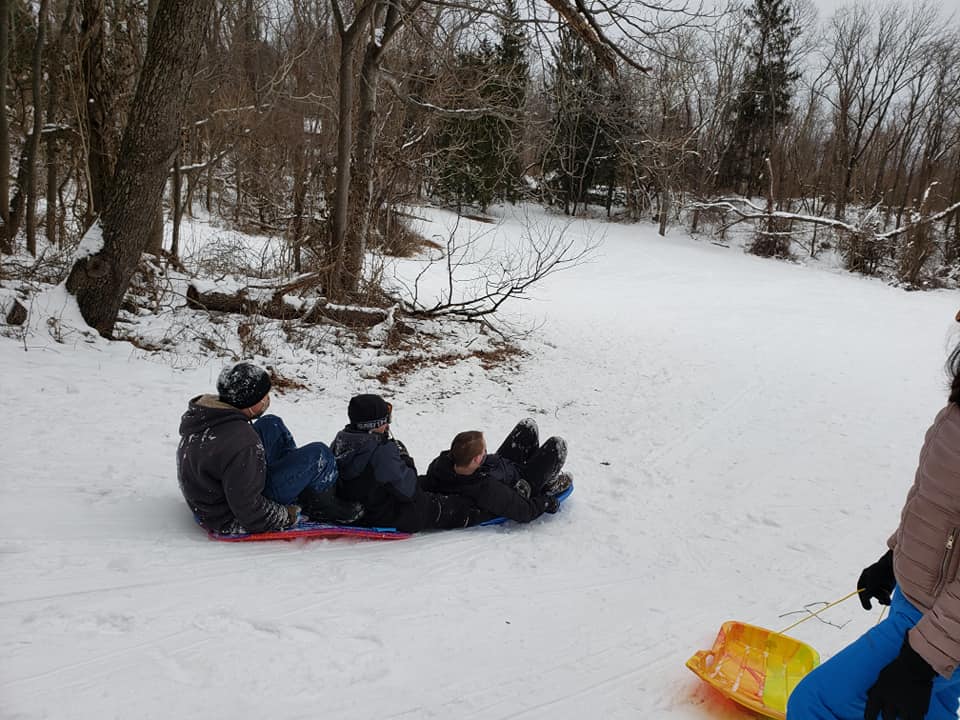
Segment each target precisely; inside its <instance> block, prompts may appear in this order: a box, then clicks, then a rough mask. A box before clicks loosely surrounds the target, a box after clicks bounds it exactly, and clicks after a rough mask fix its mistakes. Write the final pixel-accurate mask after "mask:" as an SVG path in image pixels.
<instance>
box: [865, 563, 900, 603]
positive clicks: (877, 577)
mask: <svg viewBox="0 0 960 720" xmlns="http://www.w3.org/2000/svg"><path fill="white" fill-rule="evenodd" d="M896 584H897V580H896V578H895V577H894V576H893V550H887V552H886V554H885V555H884V556H883V557H882V558H880V559H879V560H877V561H876V562H875V563H874V564H873V565H871V566H870V567H867V568H864V570H863V572H862V573H860V579H859V580H857V594H859V595H860V604H861V605H863V609H864V610H871V609H872V608H873V605H872V604H871V603H870V598H876V600H877V602H878V603H880V604H881V605H889V604H890V593H892V592H893V588H894V587H895V586H896Z"/></svg>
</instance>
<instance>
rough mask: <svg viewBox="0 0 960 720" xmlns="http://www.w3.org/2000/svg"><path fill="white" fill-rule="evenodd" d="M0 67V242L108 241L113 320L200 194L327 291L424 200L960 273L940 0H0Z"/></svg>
mask: <svg viewBox="0 0 960 720" xmlns="http://www.w3.org/2000/svg"><path fill="white" fill-rule="evenodd" d="M0 79H2V80H3V82H0V107H2V108H5V110H6V111H5V112H2V113H0V168H8V169H9V170H8V172H2V173H0V225H2V227H0V253H2V254H6V255H11V254H15V253H24V252H26V253H29V254H31V255H34V256H36V255H37V253H38V251H39V249H41V248H43V247H50V248H57V249H63V250H70V251H74V250H75V249H76V248H77V246H81V243H80V240H81V238H83V237H84V236H85V235H86V237H87V240H88V241H89V239H90V238H91V237H92V236H93V235H95V236H96V237H97V238H99V239H100V243H99V244H97V243H92V242H84V243H83V244H82V246H81V251H80V252H76V253H75V255H74V258H75V259H74V263H73V265H72V266H71V267H70V268H68V274H69V278H68V280H67V287H68V289H69V290H70V291H71V292H73V293H74V294H75V295H76V296H77V299H78V303H79V304H80V308H81V311H82V312H83V314H84V317H85V319H86V320H87V322H88V323H90V325H91V326H92V327H94V328H96V329H97V330H99V331H100V332H101V333H103V334H105V335H109V334H110V333H111V331H112V327H113V322H114V320H115V318H116V313H117V309H118V308H119V307H120V304H121V301H122V298H123V294H124V292H125V291H126V288H127V285H128V284H129V282H130V278H131V276H132V275H133V273H134V271H135V270H136V266H137V263H138V262H139V261H140V258H141V257H142V255H143V253H147V252H148V253H152V254H154V255H164V256H165V257H166V258H167V259H168V260H169V261H170V262H176V259H177V256H178V253H179V236H178V230H179V226H180V222H181V220H182V219H183V217H184V216H185V215H190V214H192V213H195V212H200V211H202V212H205V213H208V214H210V215H212V216H216V217H219V218H221V219H223V220H224V221H225V222H230V223H232V224H234V225H235V226H236V227H238V228H241V229H243V228H249V229H253V230H256V231H257V232H265V233H268V234H273V235H275V236H277V237H282V238H284V240H285V242H286V244H287V247H288V248H289V258H290V265H291V272H297V273H300V272H308V271H310V272H312V273H314V274H315V276H316V278H317V282H318V283H319V284H320V285H321V286H322V289H323V292H324V293H325V294H326V295H327V296H328V297H330V298H332V299H336V300H340V301H347V300H350V299H352V298H354V297H356V295H357V293H358V292H359V291H360V290H361V289H362V288H361V286H362V284H363V273H362V269H363V262H364V257H365V254H366V252H367V251H368V250H369V249H371V248H376V247H381V248H384V247H385V248H388V249H389V248H390V247H391V245H392V244H393V243H394V242H395V237H396V236H398V235H400V234H402V228H401V223H402V219H401V218H400V216H399V214H398V210H399V209H400V208H402V207H404V206H406V205H408V204H410V203H415V202H436V203H442V204H445V205H449V206H451V207H455V208H458V209H463V208H464V207H468V206H470V207H474V208H476V209H477V210H479V211H481V212H482V211H484V210H486V208H487V207H488V206H489V205H490V204H492V203H495V202H517V201H526V202H538V203H543V204H546V205H550V206H553V207H555V208H556V209H557V211H558V212H563V213H567V214H572V215H576V214H581V213H583V212H584V211H585V210H587V209H588V208H591V209H593V211H595V212H600V211H602V212H604V213H605V214H607V215H608V216H610V217H616V218H617V219H620V220H624V221H639V220H648V221H649V220H653V221H656V222H658V223H659V224H660V230H661V232H665V230H666V228H667V227H668V226H669V225H671V224H677V223H683V224H684V225H685V226H686V227H687V228H688V229H690V230H692V231H703V230H704V229H705V228H709V229H711V230H712V231H714V232H716V233H718V234H722V233H723V232H724V231H725V229H726V228H727V227H729V226H731V225H733V224H735V223H737V222H742V221H748V222H749V223H751V225H750V227H751V228H752V230H751V233H752V235H751V237H752V240H751V243H750V248H751V250H752V251H754V252H756V253H758V254H763V255H780V256H788V255H796V254H801V253H803V254H808V255H816V254H817V253H818V252H820V251H821V250H822V249H824V248H829V247H831V245H832V246H834V247H836V248H837V249H838V250H840V252H841V254H842V257H843V259H844V262H845V263H846V266H847V267H848V268H849V269H850V270H854V271H858V272H863V273H868V274H881V273H887V274H889V275H890V276H892V277H895V278H896V279H897V280H898V281H899V282H901V283H903V284H904V285H906V286H910V287H924V286H930V285H935V284H938V283H941V282H948V281H955V280H956V279H957V278H958V277H960V20H958V18H957V17H956V16H952V17H951V16H948V15H947V9H946V8H944V7H943V6H942V5H940V4H937V3H935V2H932V1H930V0H916V1H915V2H913V3H912V4H907V3H903V2H890V3H888V4H885V5H882V4H880V5H878V4H874V3H870V2H867V0H859V2H850V3H848V4H846V5H843V6H841V7H840V8H839V9H837V10H836V12H835V14H833V15H832V16H830V17H826V18H817V16H816V13H815V11H814V10H813V8H812V6H811V5H810V4H809V0H742V2H740V3H734V4H731V5H729V6H725V7H722V8H718V9H708V8H707V7H706V6H705V5H699V6H697V7H696V9H694V8H693V6H691V5H689V4H688V5H683V6H680V5H676V6H674V5H671V4H670V3H669V2H665V3H663V5H662V7H656V6H654V5H653V4H651V3H644V4H643V5H642V6H641V5H640V4H637V5H632V4H631V3H626V2H624V3H613V4H596V5H593V4H591V3H585V2H582V1H581V0H576V1H575V2H567V1H566V0H549V1H548V2H536V1H535V0H529V2H528V3H523V2H520V1H519V0H508V1H505V2H489V0H462V1H460V2H443V1H437V0H432V1H428V0H353V1H352V2H350V1H348V0H256V1H255V0H235V1H233V2H224V1H223V0H140V1H139V2H131V0H39V1H38V2H27V0H0ZM601 209H602V210H601ZM165 219H166V220H172V227H173V236H172V244H171V243H168V244H167V246H166V247H163V246H162V240H163V223H164V221H165ZM95 224H96V225H97V228H96V229H97V230H98V232H97V233H93V234H91V233H88V230H90V229H91V226H94V225H95Z"/></svg>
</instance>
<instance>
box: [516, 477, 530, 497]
mask: <svg viewBox="0 0 960 720" xmlns="http://www.w3.org/2000/svg"><path fill="white" fill-rule="evenodd" d="M513 489H514V490H516V491H517V492H518V493H519V494H520V496H521V497H524V498H528V497H530V493H531V492H532V489H531V488H530V483H528V482H527V481H526V480H524V479H523V478H520V479H519V480H517V482H515V483H514V484H513Z"/></svg>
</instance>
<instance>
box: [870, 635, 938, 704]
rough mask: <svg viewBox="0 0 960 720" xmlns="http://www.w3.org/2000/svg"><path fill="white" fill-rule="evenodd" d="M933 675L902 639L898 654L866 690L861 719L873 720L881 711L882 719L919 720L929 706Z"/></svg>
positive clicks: (927, 665) (927, 664)
mask: <svg viewBox="0 0 960 720" xmlns="http://www.w3.org/2000/svg"><path fill="white" fill-rule="evenodd" d="M935 676H936V672H934V670H933V668H932V667H930V665H929V663H927V661H926V660H924V659H923V658H922V657H920V656H919V655H918V654H917V651H916V650H914V649H913V648H912V647H910V641H909V639H906V638H905V639H904V641H903V647H901V648H900V654H899V655H897V657H895V658H894V659H893V662H891V663H890V664H889V665H887V666H886V667H885V668H883V670H881V671H880V675H879V676H878V677H877V681H876V682H875V683H874V684H873V687H871V688H870V689H869V690H867V709H866V712H864V714H863V718H864V720H876V718H877V716H878V715H879V714H880V713H881V712H882V713H883V720H893V719H894V718H901V720H923V716H924V715H926V714H927V708H928V707H929V706H930V693H931V691H932V690H933V678H934V677H935Z"/></svg>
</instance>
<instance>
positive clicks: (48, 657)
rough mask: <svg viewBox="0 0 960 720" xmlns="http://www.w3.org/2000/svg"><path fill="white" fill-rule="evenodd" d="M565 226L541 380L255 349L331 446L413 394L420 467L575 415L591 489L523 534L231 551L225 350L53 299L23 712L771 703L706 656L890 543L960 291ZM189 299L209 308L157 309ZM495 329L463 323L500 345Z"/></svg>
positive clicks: (825, 588) (848, 575)
mask: <svg viewBox="0 0 960 720" xmlns="http://www.w3.org/2000/svg"><path fill="white" fill-rule="evenodd" d="M498 212H499V214H500V215H501V216H502V217H501V222H500V224H499V225H498V226H496V232H495V233H493V234H492V235H485V236H484V237H485V238H486V237H497V238H500V239H501V240H502V241H503V242H504V243H505V244H506V245H508V246H513V243H516V242H517V240H518V238H520V237H521V236H522V235H523V232H524V230H523V225H524V222H527V221H528V220H529V217H527V218H525V217H523V216H522V215H521V216H514V215H513V214H512V213H511V212H510V211H509V210H508V209H503V208H501V209H499V210H498ZM422 214H423V215H424V216H425V218H426V219H425V220H424V223H425V225H426V226H432V227H433V228H434V230H433V232H435V233H436V234H438V235H441V236H443V235H444V233H445V232H446V230H445V228H446V227H447V226H448V225H452V224H453V223H452V220H451V216H450V215H449V214H447V213H444V212H441V211H438V210H424V211H423V212H422ZM536 219H537V221H538V222H539V223H541V224H542V225H543V226H544V227H549V228H555V229H560V228H562V227H564V226H565V221H564V220H562V219H561V218H558V217H556V216H553V215H551V214H548V213H539V215H537V217H536ZM480 226H481V224H479V223H477V224H475V225H474V224H472V221H468V220H461V221H460V225H459V227H458V229H457V232H458V233H469V232H480V231H481V230H480ZM483 228H484V232H486V231H487V230H489V228H490V225H483ZM567 230H568V232H570V233H579V234H580V235H582V236H583V237H591V238H600V237H602V238H603V242H602V245H601V246H600V247H599V248H598V250H596V251H595V253H594V255H593V256H592V258H591V260H590V262H588V263H586V264H582V265H579V266H577V267H575V268H572V269H570V270H568V271H566V272H563V273H558V274H555V275H553V276H551V277H549V278H548V279H547V280H545V281H544V283H542V284H541V285H538V286H535V287H534V288H533V290H532V292H531V293H529V294H528V295H527V299H526V300H525V302H523V303H520V302H513V303H512V304H508V306H507V312H508V314H510V315H511V317H513V318H514V319H516V320H517V321H518V322H521V323H527V324H528V326H530V327H536V330H535V331H534V332H532V333H531V334H530V335H529V336H528V337H527V338H526V339H525V340H523V342H522V344H523V347H524V349H525V350H526V351H527V352H528V353H529V355H528V356H527V357H525V358H523V359H522V361H520V363H519V369H518V370H514V369H511V367H499V368H495V369H493V370H489V371H485V370H482V369H481V367H480V365H479V363H478V362H477V361H476V360H469V361H465V362H462V363H459V364H457V365H452V366H433V367H425V368H422V369H420V370H418V371H416V372H415V373H413V374H412V375H410V376H408V377H407V378H406V379H405V380H404V381H403V382H395V383H392V384H390V385H387V386H381V385H380V384H379V383H378V382H376V381H373V380H370V381H367V380H364V379H363V378H361V377H359V376H358V373H357V368H358V367H370V366H376V365H377V364H378V360H377V358H380V357H381V356H380V355H378V354H377V353H378V352H379V351H377V350H375V349H369V348H368V349H364V350H363V351H362V352H359V353H357V354H358V357H355V358H348V357H346V356H345V355H344V354H342V353H340V354H338V351H337V349H336V347H335V345H336V338H335V337H334V336H331V337H329V338H327V340H326V342H327V346H329V347H327V346H324V348H326V349H323V350H318V351H317V352H318V353H321V352H322V353H324V354H311V353H307V352H306V351H293V350H289V351H285V352H286V354H282V353H278V354H277V355H275V356H272V357H271V358H266V359H265V358H259V359H255V360H257V361H259V362H266V361H268V360H269V361H270V362H271V363H274V364H276V365H277V366H278V367H279V369H280V370H281V371H284V372H285V373H286V374H289V375H293V376H296V377H297V378H299V379H301V380H302V381H304V383H305V384H306V385H308V386H309V387H308V389H306V390H297V391H290V392H286V393H285V394H280V395H274V397H273V403H272V406H271V412H275V413H277V414H279V415H280V416H282V417H283V418H284V419H285V420H286V422H287V424H288V425H289V426H290V428H291V429H292V431H293V433H294V436H295V438H296V439H297V440H298V442H300V443H301V444H303V443H306V442H309V441H313V440H324V441H326V442H330V441H331V440H332V439H333V437H334V435H335V434H336V432H337V430H338V429H340V427H342V425H343V424H345V423H346V407H347V401H348V400H349V397H350V396H351V395H352V394H354V393H356V392H363V391H368V392H369V391H372V392H382V393H383V394H384V395H385V396H387V397H389V398H390V400H391V401H392V402H393V406H394V413H393V415H394V424H393V426H392V427H393V432H394V434H395V435H396V436H397V437H399V438H400V439H401V440H403V442H404V443H405V444H406V445H407V447H408V448H409V450H410V452H411V453H412V455H413V457H414V458H416V459H417V462H418V464H419V466H420V467H421V469H425V468H426V466H427V464H428V463H429V461H430V460H431V459H432V458H433V457H434V456H435V455H436V454H437V453H439V452H440V451H441V450H443V449H446V448H447V447H448V445H449V442H450V440H451V439H452V437H453V435H454V434H455V433H457V432H458V431H461V430H466V429H481V430H484V432H485V434H486V436H487V438H488V440H489V441H490V443H491V445H495V444H499V441H500V439H501V438H502V437H503V436H504V435H505V434H506V433H507V432H508V431H509V429H510V428H511V427H512V426H513V424H514V423H516V422H517V421H518V420H519V419H521V418H523V417H533V418H535V419H536V420H537V423H538V424H539V426H540V431H541V434H542V436H543V437H546V436H549V435H560V436H562V437H565V438H566V439H567V441H568V444H569V457H568V461H567V468H568V469H569V470H571V472H573V473H574V475H575V478H576V492H575V493H574V495H573V496H572V497H571V498H570V500H569V501H567V503H565V505H564V507H563V509H562V510H561V512H560V513H559V514H557V515H555V516H551V517H545V518H542V519H541V520H538V521H536V522H534V523H532V524H530V525H526V526H521V525H515V524H508V525H504V526H500V527H496V528H476V529H471V530H464V531H451V532H446V533H438V534H428V535H422V536H417V537H415V538H413V539H411V540H407V541H403V542H395V543H375V542H351V541H315V542H309V543H299V542H298V543H289V544H287V543H283V544H279V543H277V544H239V545H230V544H216V543H212V542H210V541H208V540H207V539H206V536H205V535H204V534H203V533H202V532H201V531H200V530H199V529H198V528H197V527H196V526H195V525H194V524H193V521H192V519H191V517H190V514H189V512H188V510H187V508H186V505H185V503H184V502H183V499H182V498H181V496H180V492H179V489H178V487H177V481H176V475H175V466H174V453H175V450H176V446H177V442H178V436H177V426H178V423H179V417H180V415H181V413H182V412H183V411H184V409H185V408H186V403H187V400H188V399H189V398H190V397H192V396H194V395H197V394H200V393H203V392H213V390H214V387H215V384H216V379H217V376H218V374H219V372H220V371H221V369H222V367H223V366H224V365H226V364H228V362H229V358H227V357H224V358H220V359H216V358H210V357H206V356H204V357H201V356H197V355H194V354H192V353H191V351H190V350H189V347H190V346H189V345H186V344H185V345H183V346H182V348H181V351H180V354H179V355H178V354H176V353H173V354H170V355H168V356H163V355H151V354H146V353H143V352H142V351H139V350H136V349H135V348H133V347H132V346H130V345H129V344H126V343H108V342H106V341H103V340H101V339H99V338H96V337H94V336H92V335H89V334H85V335H84V334H80V333H79V332H77V331H75V330H74V329H73V328H76V327H78V326H79V318H78V317H77V316H76V315H75V309H76V308H75V304H72V300H71V299H70V298H69V297H67V296H65V295H63V294H59V295H57V294H56V293H50V292H48V293H46V294H45V295H43V296H41V297H40V298H39V299H37V300H35V301H34V307H32V308H31V326H30V328H29V333H28V334H27V336H25V337H23V338H16V339H10V338H0V364H2V367H3V368H4V372H3V373H2V375H0V395H2V397H3V398H4V404H5V407H6V412H5V413H4V414H3V416H2V419H0V436H2V437H3V438H4V452H3V455H2V457H3V462H2V468H3V482H2V483H0V526H2V527H3V528H4V532H3V535H2V537H0V563H2V566H0V567H2V573H3V582H2V583H0V658H2V659H0V697H2V698H3V701H2V708H3V709H2V711H0V715H2V717H4V718H10V719H11V720H12V719H14V718H16V719H18V720H26V719H31V720H33V719H40V718H82V719H87V718H89V719H91V720H92V719H94V718H96V719H98V720H99V719H100V718H114V717H117V718H128V717H138V718H141V719H142V720H150V719H153V718H156V719H157V720H168V719H169V718H178V719H187V718H198V719H199V718H209V717H217V718H235V719H242V718H251V719H252V718H262V717H274V718H284V719H285V720H292V719H295V718H315V717H318V716H319V715H323V716H327V717H350V718H374V717H376V718H381V719H384V720H385V719H387V718H484V719H485V720H486V719H492V718H502V719H506V718H511V719H517V718H523V719H525V720H527V719H532V718H550V720H562V719H565V718H571V719H572V718H580V717H598V718H635V717H646V718H676V719H678V720H696V719H704V718H721V719H733V718H748V717H751V716H750V715H749V714H748V713H746V712H742V711H740V710H739V709H737V708H736V707H735V706H733V705H732V704H730V703H729V702H727V701H725V700H722V699H720V698H718V697H717V696H716V695H715V694H714V693H713V692H712V691H710V690H709V689H708V688H706V687H705V686H704V685H703V684H702V683H700V682H699V681H698V680H697V678H696V677H694V676H693V675H692V674H691V673H690V672H689V671H688V670H686V668H685V667H684V662H685V660H686V659H687V658H688V657H689V656H690V655H691V654H692V653H693V652H694V651H695V650H698V649H702V648H708V647H709V646H710V645H711V643H712V641H713V638H714V636H715V634H716V631H717V630H718V629H719V627H720V625H721V623H722V622H723V621H725V620H728V619H736V620H742V621H745V622H751V623H755V624H758V625H762V626H764V627H769V628H771V629H779V628H783V627H786V626H787V625H789V624H790V623H791V622H793V621H794V620H796V619H797V617H798V616H797V615H795V614H788V613H794V612H796V611H798V610H802V609H803V607H804V606H805V605H808V604H810V603H816V602H828V601H832V600H834V599H836V598H838V597H840V596H842V595H844V594H846V593H847V592H849V591H850V590H852V589H853V586H854V583H855V580H856V578H857V576H858V575H859V572H860V570H861V569H862V568H863V567H864V566H865V565H867V564H868V563H871V562H873V561H874V560H875V559H876V558H877V557H879V556H880V555H881V554H882V552H883V551H884V549H885V548H884V542H885V540H886V537H887V536H888V534H889V533H890V532H891V531H892V530H893V529H894V527H895V526H896V524H897V519H898V515H899V509H900V507H901V504H902V501H903V499H904V496H905V493H906V491H907V489H908V487H909V485H910V483H911V480H912V476H913V471H914V469H915V464H916V460H917V455H918V451H919V448H920V444H921V441H922V438H923V433H924V431H925V430H926V428H927V426H928V424H929V423H930V421H931V420H932V419H933V417H934V415H935V413H936V412H937V410H938V409H939V408H940V407H941V406H942V404H943V403H944V402H945V397H946V390H945V378H944V375H943V372H942V366H943V361H944V359H945V357H946V354H947V350H948V348H949V347H950V346H951V343H952V342H954V341H955V340H956V334H955V332H954V327H955V323H954V322H953V316H954V313H955V312H956V310H957V302H958V296H957V294H956V292H947V291H934V292H923V293H920V292H914V293H907V292H904V291H902V290H898V289H895V288H891V287H889V286H887V285H884V284H883V283H881V282H878V281H875V280H870V279H865V278H861V277H857V276H853V275H848V274H841V273H837V272H825V271H823V270H822V269H818V268H815V267H806V266H803V265H800V264H790V263H784V262H780V261H773V260H763V259H759V258H755V257H751V256H748V255H745V254H743V253H741V252H739V251H737V250H734V249H730V248H721V247H718V246H715V245H711V244H709V243H703V242H697V241H693V240H690V239H689V238H686V237H685V236H684V235H683V234H682V233H680V232H673V233H671V234H670V235H669V236H668V237H666V238H661V237H658V236H657V235H656V233H655V229H654V228H653V227H652V226H649V225H619V224H601V223H595V222H589V221H577V222H575V223H573V224H571V225H570V226H569V227H568V228H567ZM422 267H423V263H422V262H421V261H401V262H399V263H398V264H397V265H396V273H397V274H398V275H400V276H404V274H407V275H406V276H407V277H408V279H409V278H412V276H411V275H409V273H415V272H416V271H417V270H418V269H422ZM428 274H429V273H428ZM437 282H440V281H439V280H438V281H437ZM60 292H61V293H62V290H61V291H60ZM41 302H42V303H45V305H44V310H43V312H46V313H49V315H47V316H48V317H49V316H56V317H58V318H59V320H58V322H59V324H60V326H61V328H62V331H61V333H60V335H59V339H60V341H61V342H57V341H56V340H55V339H54V333H53V331H52V330H51V329H50V328H49V327H48V326H47V325H46V324H45V323H44V322H42V321H37V320H36V317H37V315H38V306H39V305H40V304H41ZM178 312H181V313H186V312H187V311H185V310H181V311H178ZM185 317H190V318H194V320H193V322H198V321H199V320H198V319H199V318H200V317H201V316H200V315H189V316H188V315H178V316H177V318H176V319H170V318H161V319H158V320H155V321H154V322H156V323H157V325H158V328H159V327H160V326H161V325H162V324H163V323H172V322H181V323H186V322H187V321H186V320H184V318H185ZM145 322H149V320H145ZM471 328H472V329H471V332H474V333H475V336H474V337H473V338H466V337H463V338H461V339H460V342H462V343H464V344H467V343H470V342H473V340H476V343H477V344H478V345H482V343H483V342H485V339H484V336H481V335H479V334H476V333H479V330H478V329H476V328H475V327H474V326H471ZM224 342H226V340H225V341H224ZM811 607H813V608H815V607H816V606H815V605H811ZM824 619H825V620H827V621H829V622H830V623H831V624H826V623H823V622H819V621H818V620H811V621H810V622H806V623H804V624H802V625H800V626H798V627H797V628H795V629H794V630H792V631H791V635H793V636H794V637H797V638H799V639H801V640H804V641H805V642H809V643H811V644H812V645H814V647H816V648H817V649H818V650H819V651H820V653H821V655H822V656H823V657H829V656H830V655H832V654H833V653H835V652H836V651H837V650H838V649H840V648H841V647H843V646H844V645H845V644H847V643H848V642H850V641H852V640H853V639H854V638H856V637H857V636H858V635H859V634H860V633H861V632H863V631H864V630H866V629H867V628H868V627H869V626H870V625H871V624H872V623H874V622H876V620H877V615H876V612H874V613H866V612H863V611H862V610H861V609H860V607H859V604H858V603H857V602H856V600H851V601H848V602H847V603H844V604H842V605H840V606H838V607H837V608H833V609H831V610H829V611H828V612H827V613H826V614H825V616H824Z"/></svg>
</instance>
